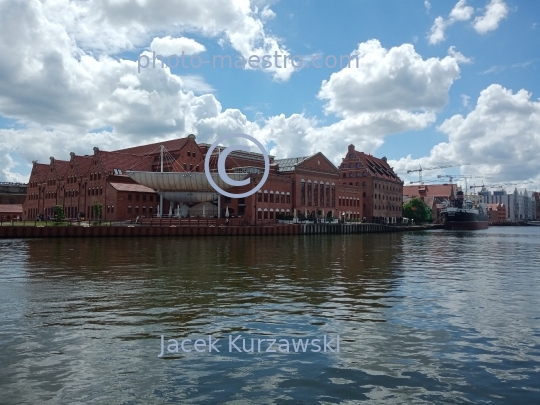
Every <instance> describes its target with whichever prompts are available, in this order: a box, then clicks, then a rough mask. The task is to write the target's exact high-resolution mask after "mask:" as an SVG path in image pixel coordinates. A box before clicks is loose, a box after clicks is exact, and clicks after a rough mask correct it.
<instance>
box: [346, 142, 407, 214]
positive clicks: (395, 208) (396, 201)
mask: <svg viewBox="0 0 540 405" xmlns="http://www.w3.org/2000/svg"><path fill="white" fill-rule="evenodd" d="M339 183H340V185H341V186H342V187H347V188H348V192H350V193H352V194H351V195H353V197H352V198H354V194H355V193H357V194H358V195H360V194H361V200H362V201H363V202H362V205H361V207H360V208H361V212H362V216H364V217H366V218H367V219H368V221H370V222H389V223H397V222H401V218H402V207H403V181H402V180H401V179H400V178H399V177H398V176H397V174H396V173H395V172H394V169H393V168H392V167H390V165H389V164H388V161H387V159H386V158H385V157H383V158H381V159H379V158H376V157H374V156H371V155H369V154H366V153H364V152H358V151H357V150H356V149H355V146H354V145H349V148H348V151H347V154H346V156H345V157H344V158H343V160H342V163H341V165H340V168H339ZM341 190H342V193H344V192H345V189H344V188H342V189H341Z"/></svg>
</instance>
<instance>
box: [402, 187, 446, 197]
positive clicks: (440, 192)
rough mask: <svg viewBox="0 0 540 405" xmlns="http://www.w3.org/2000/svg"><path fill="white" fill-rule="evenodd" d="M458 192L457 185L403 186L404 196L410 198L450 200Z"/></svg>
mask: <svg viewBox="0 0 540 405" xmlns="http://www.w3.org/2000/svg"><path fill="white" fill-rule="evenodd" d="M453 190H456V185H455V184H421V185H420V184H419V185H414V186H403V195H408V196H410V197H437V198H449V197H450V196H451V195H452V194H453Z"/></svg>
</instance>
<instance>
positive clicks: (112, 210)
mask: <svg viewBox="0 0 540 405" xmlns="http://www.w3.org/2000/svg"><path fill="white" fill-rule="evenodd" d="M111 214H114V205H111Z"/></svg>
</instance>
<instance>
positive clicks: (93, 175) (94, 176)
mask: <svg viewBox="0 0 540 405" xmlns="http://www.w3.org/2000/svg"><path fill="white" fill-rule="evenodd" d="M90 180H101V173H100V172H94V173H90Z"/></svg>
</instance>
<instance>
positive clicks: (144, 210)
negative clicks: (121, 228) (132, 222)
mask: <svg viewBox="0 0 540 405" xmlns="http://www.w3.org/2000/svg"><path fill="white" fill-rule="evenodd" d="M142 212H143V214H146V206H145V205H143V207H142Z"/></svg>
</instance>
